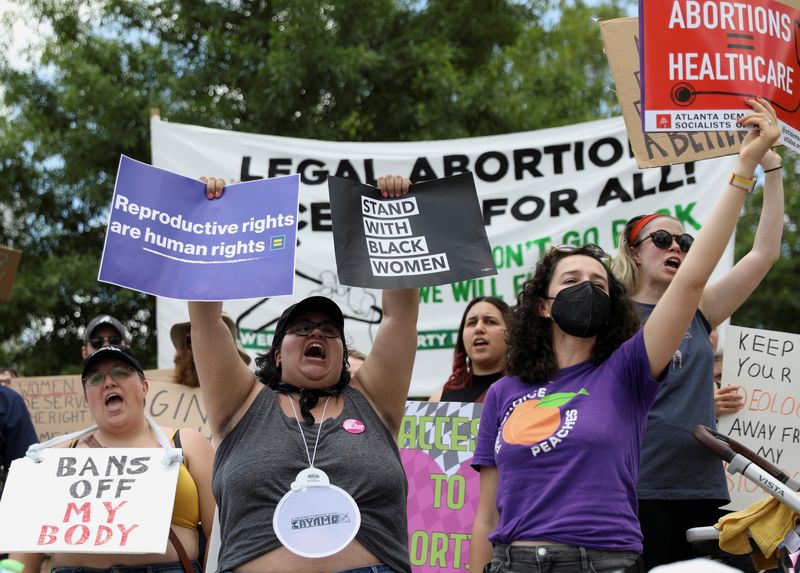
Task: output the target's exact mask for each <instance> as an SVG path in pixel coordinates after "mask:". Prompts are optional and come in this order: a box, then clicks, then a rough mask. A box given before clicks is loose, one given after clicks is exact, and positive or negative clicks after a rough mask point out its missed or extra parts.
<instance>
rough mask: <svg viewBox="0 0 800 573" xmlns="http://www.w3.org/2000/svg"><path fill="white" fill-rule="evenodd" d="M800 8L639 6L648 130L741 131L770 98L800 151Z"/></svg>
mask: <svg viewBox="0 0 800 573" xmlns="http://www.w3.org/2000/svg"><path fill="white" fill-rule="evenodd" d="M798 5H800V3H798V2H785V3H782V2H778V1H776V0H750V1H749V2H747V3H744V2H728V1H724V0H703V1H702V2H701V1H699V0H687V1H685V2H653V1H649V2H645V1H644V0H640V2H639V15H640V17H641V21H640V25H641V28H642V35H641V37H642V39H643V46H644V49H643V51H642V55H641V60H642V65H641V66H642V72H643V74H642V80H643V81H642V86H643V90H642V93H643V99H644V117H643V124H644V130H645V131H648V132H650V131H673V130H681V131H716V130H735V129H742V128H740V127H739V126H738V125H737V124H736V121H737V119H739V118H740V117H741V116H742V115H744V114H745V113H749V112H750V111H751V109H750V108H749V107H748V106H747V105H746V104H745V103H744V98H747V97H749V98H754V97H763V98H765V99H767V100H768V101H769V102H770V103H771V104H772V106H773V107H774V108H775V111H776V112H777V114H778V119H779V123H780V124H781V127H782V136H781V142H782V143H784V144H786V145H787V146H789V147H791V148H792V149H794V150H795V151H797V150H800V131H798V127H800V111H798V110H800V68H798V44H797V35H798V25H797V22H798V21H800V10H798Z"/></svg>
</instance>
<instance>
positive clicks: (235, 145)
mask: <svg viewBox="0 0 800 573" xmlns="http://www.w3.org/2000/svg"><path fill="white" fill-rule="evenodd" d="M150 127H151V132H152V149H153V158H152V162H153V165H155V166H157V167H160V168H163V169H168V170H169V171H172V172H174V173H180V174H182V175H185V176H187V177H199V176H201V175H209V176H218V177H224V178H225V179H226V180H227V181H232V180H234V179H241V180H242V181H249V180H252V179H253V178H258V177H277V176H281V175H288V174H292V173H298V174H299V175H300V198H299V208H298V226H297V242H298V246H297V251H296V254H297V264H296V267H295V275H296V276H295V295H294V297H292V298H289V297H281V298H276V297H272V298H269V299H266V298H264V299H247V300H238V301H226V303H225V310H226V312H228V313H229V314H230V315H231V316H232V317H233V318H234V319H235V320H236V321H237V324H238V327H239V339H240V341H241V343H242V344H243V345H244V347H245V348H246V349H247V350H248V351H249V352H250V353H251V354H252V355H256V354H257V353H259V352H264V351H266V350H268V349H269V346H270V344H271V342H272V334H273V331H274V328H275V322H276V321H277V319H278V317H279V316H280V315H281V312H283V309H284V308H286V306H288V305H289V304H291V303H292V302H294V301H295V300H298V299H300V298H303V297H306V296H311V295H321V296H327V297H329V298H331V299H332V300H334V301H335V302H336V303H337V304H338V305H339V306H340V307H341V309H342V312H343V313H344V315H345V333H346V337H347V343H348V344H349V345H350V346H353V347H355V348H357V349H358V350H361V351H362V352H368V351H369V349H370V348H371V347H372V342H373V340H374V338H375V335H376V333H377V328H378V323H379V321H380V316H381V308H380V304H381V293H380V291H377V290H374V289H368V288H361V287H348V286H345V285H342V284H341V283H340V282H339V279H338V275H337V269H336V257H335V252H334V245H333V232H332V214H331V206H330V199H329V196H328V182H327V176H328V175H329V174H330V175H336V176H338V177H343V178H348V179H357V180H358V181H360V182H362V183H370V184H372V183H374V181H375V179H376V177H378V176H380V175H384V174H389V173H393V174H401V175H405V176H407V177H409V178H411V179H412V180H413V181H416V182H422V181H429V180H432V179H436V178H441V177H449V176H452V175H458V174H462V173H466V172H471V173H473V174H474V178H475V185H476V189H477V195H478V202H479V204H480V210H481V215H482V223H483V225H484V227H485V230H486V234H487V237H488V239H489V244H490V246H491V253H492V258H493V262H494V265H495V267H496V268H497V275H496V276H483V277H479V278H474V279H468V280H460V281H457V282H454V283H451V284H446V285H437V286H429V287H423V288H421V289H420V303H421V305H420V311H419V320H418V322H417V331H418V335H417V341H418V342H417V350H418V351H417V355H416V360H415V363H414V377H413V379H412V382H411V391H410V395H411V396H429V395H431V394H432V393H433V392H434V391H435V390H437V389H438V388H440V387H441V385H442V384H443V383H444V382H445V380H447V377H448V376H449V374H450V367H451V364H452V360H453V346H454V342H455V338H456V331H457V329H458V324H459V321H460V320H461V315H462V313H463V311H464V307H465V306H466V305H467V303H468V302H469V301H470V300H471V299H472V298H473V297H475V296H480V295H494V296H499V297H502V298H503V299H504V300H505V301H506V302H508V303H509V304H512V303H513V302H514V300H515V297H516V295H517V293H518V292H519V290H520V288H521V286H522V284H523V282H524V281H525V279H526V278H528V275H529V273H531V272H532V270H533V269H534V267H535V265H536V262H537V261H538V260H539V258H540V257H541V256H542V255H543V254H545V253H547V251H548V249H549V248H550V246H551V245H560V244H571V245H578V244H583V243H597V244H599V245H600V246H602V247H603V248H604V249H606V250H607V251H609V252H614V251H615V250H616V245H617V244H618V240H619V235H620V233H621V232H622V229H623V228H624V226H625V223H626V222H627V220H628V219H630V218H631V217H634V216H636V215H643V214H646V213H651V212H653V211H662V212H664V213H669V214H671V215H674V216H675V217H677V218H678V219H679V220H680V221H681V222H682V223H683V225H684V227H685V229H686V232H687V233H690V234H693V235H696V234H697V231H698V230H699V229H700V227H701V226H702V224H703V223H704V222H705V221H706V220H707V218H708V216H709V215H710V213H711V211H712V209H713V208H714V205H715V203H716V201H717V198H718V197H719V194H720V192H721V191H722V190H723V189H724V188H725V182H726V181H727V178H728V177H729V176H730V172H731V169H733V167H734V165H735V162H736V158H735V157H724V158H717V159H709V160H707V161H701V162H698V163H686V164H683V165H678V166H663V167H660V168H658V169H649V170H646V171H640V170H639V169H638V168H637V167H636V162H635V160H634V158H633V157H632V156H631V154H630V152H629V145H628V138H627V134H626V131H625V125H624V123H623V121H622V118H612V119H604V120H600V121H593V122H587V123H583V124H579V125H571V126H566V127H559V128H552V129H542V130H539V131H529V132H524V133H509V134H504V135H496V136H491V137H475V138H465V139H451V140H441V141H413V142H400V143H375V142H331V141H316V140H308V139H297V138H291V137H276V136H269V135H258V134H252V133H240V132H233V131H223V130H218V129H209V128H204V127H198V126H193V125H184V124H179V123H172V122H166V121H161V120H160V119H153V120H152V121H151V124H150ZM410 196H414V191H413V189H412V191H411V194H410ZM225 200H226V199H225V198H224V197H223V198H222V199H221V200H220V201H218V202H217V203H218V204H219V205H221V206H224V205H225ZM462 215H463V214H462V212H461V211H460V210H459V209H451V210H450V211H449V212H447V213H444V214H443V215H442V217H441V228H442V229H445V230H446V229H448V228H455V227H458V226H460V225H464V222H463V216H462ZM437 252H438V251H437ZM732 261H733V249H732V246H729V249H728V251H727V252H726V254H725V256H724V257H723V259H722V262H721V263H720V265H719V266H718V267H717V272H719V273H721V272H724V271H725V270H727V269H729V268H730V267H731V264H732ZM479 268H480V267H479ZM717 276H718V275H717ZM156 309H157V313H156V327H157V331H158V332H159V333H168V332H169V330H170V327H171V326H172V325H173V324H175V323H176V322H183V321H185V320H187V317H188V311H187V308H186V303H182V302H180V301H174V300H170V299H166V298H159V299H158V301H157V307H156ZM174 357H175V348H174V347H173V345H172V341H171V340H170V338H169V336H162V335H159V337H158V364H159V367H161V368H168V367H170V366H172V364H173V359H174Z"/></svg>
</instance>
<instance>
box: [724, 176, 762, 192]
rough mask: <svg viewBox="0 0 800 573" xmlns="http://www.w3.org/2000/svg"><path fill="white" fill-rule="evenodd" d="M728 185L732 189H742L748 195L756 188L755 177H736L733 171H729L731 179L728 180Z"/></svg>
mask: <svg viewBox="0 0 800 573" xmlns="http://www.w3.org/2000/svg"><path fill="white" fill-rule="evenodd" d="M728 183H729V184H731V185H733V186H734V187H738V188H739V189H743V190H745V191H747V192H748V193H751V192H752V191H753V189H755V187H756V179H755V177H753V178H752V179H748V178H747V177H742V176H740V175H736V173H735V172H733V171H731V178H730V179H729V180H728Z"/></svg>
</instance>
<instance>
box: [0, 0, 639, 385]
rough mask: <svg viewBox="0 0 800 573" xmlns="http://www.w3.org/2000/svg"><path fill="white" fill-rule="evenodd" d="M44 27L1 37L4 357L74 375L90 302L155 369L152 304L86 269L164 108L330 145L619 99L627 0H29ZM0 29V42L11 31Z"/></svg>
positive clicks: (551, 120) (541, 115) (569, 116)
mask: <svg viewBox="0 0 800 573" xmlns="http://www.w3.org/2000/svg"><path fill="white" fill-rule="evenodd" d="M20 3H21V4H23V5H24V9H25V11H26V13H30V14H31V16H30V17H31V19H32V20H31V21H32V23H33V25H34V26H35V27H36V29H37V30H39V33H40V35H39V37H38V38H37V41H36V42H35V43H34V45H33V47H32V50H31V52H30V54H29V56H30V60H31V61H30V63H31V66H30V67H29V68H27V67H26V68H24V69H15V68H14V67H13V66H12V65H11V64H10V61H9V53H8V46H7V45H4V44H2V42H3V41H2V40H0V86H2V89H1V90H0V91H2V103H0V109H2V110H3V111H4V114H3V117H2V118H0V175H1V179H0V180H2V181H3V187H4V191H5V192H4V194H3V198H2V199H0V221H2V227H0V244H3V245H9V246H14V247H16V248H19V249H21V250H23V251H24V255H23V262H22V265H21V268H20V273H19V276H18V278H17V283H16V285H15V288H14V292H13V299H12V302H11V303H6V304H4V305H3V306H2V307H1V308H2V320H0V363H4V362H12V363H15V364H17V365H18V366H20V367H21V369H22V370H23V372H24V373H25V374H49V373H57V372H65V373H66V372H75V371H77V370H78V362H79V358H78V356H79V355H78V346H79V333H80V332H81V328H82V326H83V325H84V324H85V323H86V322H87V321H88V320H89V319H90V318H91V317H92V316H93V315H95V314H97V313H99V312H112V313H113V314H115V315H116V316H118V317H120V318H121V319H123V320H124V321H126V323H127V325H128V326H129V327H130V329H131V331H132V333H133V334H134V346H135V347H136V350H137V352H139V354H140V355H141V356H143V357H144V358H145V363H146V365H147V366H148V367H152V366H154V365H155V338H154V336H152V334H153V331H154V323H155V320H154V308H155V304H154V300H153V299H152V297H149V296H147V295H143V294H140V293H135V292H131V291H127V290H125V289H120V288H115V287H113V286H111V285H107V284H102V283H98V282H97V281H96V276H97V270H98V267H99V259H100V253H101V250H102V244H103V232H104V225H105V219H106V217H107V210H108V203H109V201H110V198H111V194H112V189H113V182H114V176H115V173H116V169H117V164H118V161H119V156H120V154H121V153H124V154H126V155H129V156H131V157H135V158H138V159H141V160H145V161H147V160H149V158H150V150H149V133H148V120H149V113H148V110H149V109H150V108H159V109H160V110H161V114H162V115H163V116H164V117H166V118H169V119H170V120H172V121H177V122H185V123H193V124H200V125H204V126H209V127H215V128H222V129H235V130H241V131H251V132H257V133H271V134H275V135H287V136H294V137H309V138H318V139H328V140H358V141H376V140H419V139H429V138H453V137H467V136H478V135H490V134H498V133H506V132H512V131H521V130H528V129H540V128H545V127H552V126H557V125H566V124H570V123H575V122H580V121H586V120H590V119H596V118H599V117H605V116H608V115H610V114H613V113H615V112H616V102H615V100H614V96H613V92H612V91H611V90H610V76H609V74H608V73H607V63H606V61H605V57H604V55H603V52H602V45H601V41H600V36H599V31H598V29H597V26H596V24H595V22H594V20H593V18H598V17H599V18H611V17H616V16H620V15H624V13H625V10H626V8H628V7H630V6H631V5H632V4H633V2H632V1H631V0H605V1H603V2H593V4H592V6H591V7H589V6H587V4H585V3H584V2H582V1H580V0H573V1H566V0H560V1H559V0H527V1H521V0H481V1H476V0H428V1H425V2H418V1H414V0H368V1H364V0H327V1H320V0H274V1H270V0H239V1H233V0H216V1H212V0H206V1H200V0H181V1H178V0H152V1H148V2H141V1H140V0H92V1H87V0H26V1H24V2H23V1H21V0H20ZM10 24H11V22H8V21H6V22H5V27H4V28H5V29H4V34H3V35H2V37H5V38H10V37H11V34H10V28H9V27H10Z"/></svg>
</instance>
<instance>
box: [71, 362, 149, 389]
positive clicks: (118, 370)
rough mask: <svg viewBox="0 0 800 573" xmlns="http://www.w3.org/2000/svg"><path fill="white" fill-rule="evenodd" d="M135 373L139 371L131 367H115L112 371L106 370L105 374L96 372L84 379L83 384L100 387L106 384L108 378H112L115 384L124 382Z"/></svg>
mask: <svg viewBox="0 0 800 573" xmlns="http://www.w3.org/2000/svg"><path fill="white" fill-rule="evenodd" d="M134 372H138V370H136V369H135V368H131V367H130V366H115V367H114V368H112V369H111V370H106V371H105V372H96V373H94V374H92V375H91V376H87V377H86V378H84V379H83V383H84V384H86V385H87V386H99V385H100V384H102V383H103V382H105V379H106V376H111V379H112V380H114V382H123V381H125V380H127V379H128V378H130V377H131V376H132V375H133V373H134Z"/></svg>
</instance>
